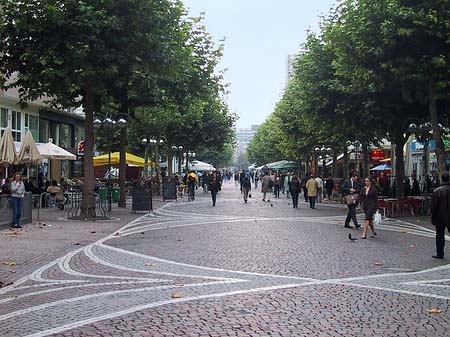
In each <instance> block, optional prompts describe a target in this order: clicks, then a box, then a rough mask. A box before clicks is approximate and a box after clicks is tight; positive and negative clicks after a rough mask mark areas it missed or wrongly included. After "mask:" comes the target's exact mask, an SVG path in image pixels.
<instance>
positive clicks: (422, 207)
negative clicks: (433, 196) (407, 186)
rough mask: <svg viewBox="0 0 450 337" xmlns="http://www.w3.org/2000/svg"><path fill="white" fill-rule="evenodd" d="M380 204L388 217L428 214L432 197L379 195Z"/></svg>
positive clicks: (383, 212)
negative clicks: (398, 197) (389, 196)
mask: <svg viewBox="0 0 450 337" xmlns="http://www.w3.org/2000/svg"><path fill="white" fill-rule="evenodd" d="M378 204H379V209H380V210H381V211H382V214H383V215H384V216H386V217H398V216H416V215H428V213H429V204H430V197H425V196H409V197H405V198H400V199H397V198H388V197H384V196H379V197H378Z"/></svg>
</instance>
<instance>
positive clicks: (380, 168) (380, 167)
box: [370, 164, 391, 171]
mask: <svg viewBox="0 0 450 337" xmlns="http://www.w3.org/2000/svg"><path fill="white" fill-rule="evenodd" d="M390 169H391V167H390V166H389V165H388V164H381V165H378V166H375V167H374V168H371V169H370V170H371V171H386V170H390Z"/></svg>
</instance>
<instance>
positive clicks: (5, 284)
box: [0, 281, 13, 288]
mask: <svg viewBox="0 0 450 337" xmlns="http://www.w3.org/2000/svg"><path fill="white" fill-rule="evenodd" d="M11 284H13V282H11V281H0V288H3V287H7V286H10V285H11Z"/></svg>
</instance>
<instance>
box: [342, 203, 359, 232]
mask: <svg viewBox="0 0 450 337" xmlns="http://www.w3.org/2000/svg"><path fill="white" fill-rule="evenodd" d="M347 207H348V213H347V218H346V219H345V225H346V226H348V225H349V224H350V220H352V221H353V224H354V225H355V226H356V227H358V226H359V225H358V220H357V219H356V205H347Z"/></svg>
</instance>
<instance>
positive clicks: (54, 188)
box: [47, 180, 64, 209]
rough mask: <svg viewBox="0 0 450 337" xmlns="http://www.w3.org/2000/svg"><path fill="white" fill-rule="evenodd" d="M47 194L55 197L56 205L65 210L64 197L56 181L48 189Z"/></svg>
mask: <svg viewBox="0 0 450 337" xmlns="http://www.w3.org/2000/svg"><path fill="white" fill-rule="evenodd" d="M47 192H48V193H50V195H51V196H52V197H55V199H56V204H57V206H58V208H59V209H64V195H63V191H62V189H61V187H59V186H58V183H57V182H56V180H52V183H51V185H50V186H49V187H47Z"/></svg>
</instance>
